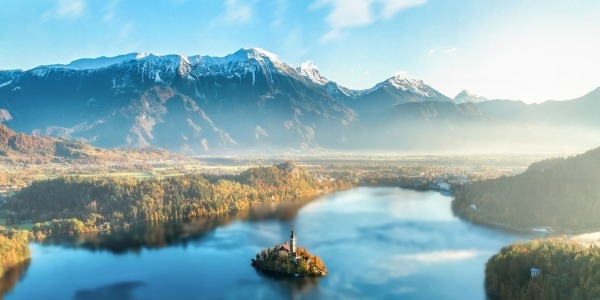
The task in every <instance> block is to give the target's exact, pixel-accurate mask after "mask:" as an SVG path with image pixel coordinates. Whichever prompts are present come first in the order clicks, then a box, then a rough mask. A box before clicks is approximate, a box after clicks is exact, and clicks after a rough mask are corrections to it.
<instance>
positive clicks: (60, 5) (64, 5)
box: [42, 0, 85, 20]
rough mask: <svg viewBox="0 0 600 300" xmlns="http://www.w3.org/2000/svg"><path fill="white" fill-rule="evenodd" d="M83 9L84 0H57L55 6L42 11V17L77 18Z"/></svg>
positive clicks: (45, 18)
mask: <svg viewBox="0 0 600 300" xmlns="http://www.w3.org/2000/svg"><path fill="white" fill-rule="evenodd" d="M84 11H85V1H84V0H58V1H57V2H56V7H55V8H54V9H52V10H50V11H47V12H46V13H44V15H43V16H42V19H43V20H49V19H77V18H79V17H81V16H82V15H83V13H84Z"/></svg>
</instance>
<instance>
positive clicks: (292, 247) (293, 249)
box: [290, 225, 296, 253]
mask: <svg viewBox="0 0 600 300" xmlns="http://www.w3.org/2000/svg"><path fill="white" fill-rule="evenodd" d="M290 252H292V253H294V252H296V238H295V237H294V225H292V234H291V235H290Z"/></svg>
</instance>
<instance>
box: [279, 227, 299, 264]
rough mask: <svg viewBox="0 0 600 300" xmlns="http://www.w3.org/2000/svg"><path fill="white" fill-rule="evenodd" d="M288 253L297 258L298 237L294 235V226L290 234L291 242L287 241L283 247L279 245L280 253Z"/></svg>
mask: <svg viewBox="0 0 600 300" xmlns="http://www.w3.org/2000/svg"><path fill="white" fill-rule="evenodd" d="M284 253H287V254H289V255H291V256H292V257H293V258H297V255H296V238H295V237H294V227H293V226H292V234H291V235H290V243H289V244H288V242H287V241H286V242H285V243H283V245H282V246H281V247H279V254H280V255H281V254H284Z"/></svg>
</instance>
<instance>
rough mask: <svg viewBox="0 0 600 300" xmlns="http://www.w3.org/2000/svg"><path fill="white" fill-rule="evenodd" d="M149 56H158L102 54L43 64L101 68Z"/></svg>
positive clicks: (53, 66)
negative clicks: (108, 55) (61, 62)
mask: <svg viewBox="0 0 600 300" xmlns="http://www.w3.org/2000/svg"><path fill="white" fill-rule="evenodd" d="M149 57H157V56H156V55H154V54H152V53H147V52H139V53H129V54H123V55H118V56H114V57H106V56H101V57H98V58H82V59H78V60H74V61H72V62H70V63H69V64H55V65H47V66H42V67H46V68H51V69H70V70H89V69H100V68H105V67H108V66H112V65H114V64H120V63H123V62H126V61H130V60H140V59H144V58H149Z"/></svg>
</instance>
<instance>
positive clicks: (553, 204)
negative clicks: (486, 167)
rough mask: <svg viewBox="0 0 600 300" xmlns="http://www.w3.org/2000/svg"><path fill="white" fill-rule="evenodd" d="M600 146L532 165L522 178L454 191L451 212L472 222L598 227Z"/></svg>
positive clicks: (561, 228)
mask: <svg viewBox="0 0 600 300" xmlns="http://www.w3.org/2000/svg"><path fill="white" fill-rule="evenodd" d="M598 180H600V148H596V149H594V150H590V151H588V152H586V153H584V154H581V155H577V156H573V157H569V158H554V159H548V160H544V161H540V162H536V163H533V164H531V165H530V166H529V168H528V169H527V170H526V171H525V172H524V173H522V174H519V175H515V176H509V177H506V176H505V177H501V178H498V179H492V180H485V181H480V182H474V183H472V184H471V185H468V186H465V187H464V188H463V189H461V190H459V191H458V192H457V193H456V197H455V199H454V201H453V203H452V207H453V209H454V211H455V212H456V213H457V214H459V215H461V216H463V217H466V218H467V219H470V220H473V221H475V222H483V223H492V224H493V223H497V224H504V225H508V224H510V226H513V227H516V228H520V229H524V228H530V227H536V226H552V227H553V228H554V229H555V230H559V231H577V232H586V231H596V230H599V229H600V218H598V214H599V213H600V185H599V184H598Z"/></svg>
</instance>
